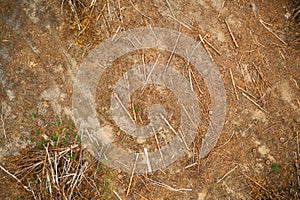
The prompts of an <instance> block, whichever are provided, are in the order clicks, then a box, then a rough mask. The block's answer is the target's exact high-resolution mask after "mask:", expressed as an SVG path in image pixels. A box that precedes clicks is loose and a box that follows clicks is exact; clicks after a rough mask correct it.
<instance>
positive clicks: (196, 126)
mask: <svg viewBox="0 0 300 200" xmlns="http://www.w3.org/2000/svg"><path fill="white" fill-rule="evenodd" d="M180 105H181V107H182V108H183V110H184V112H185V114H186V115H187V116H188V118H189V120H190V121H191V122H192V124H193V125H194V127H195V128H196V129H198V125H197V124H195V122H194V121H193V120H192V117H191V116H190V114H189V113H188V111H187V110H186V108H185V107H184V105H183V104H180Z"/></svg>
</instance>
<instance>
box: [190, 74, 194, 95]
mask: <svg viewBox="0 0 300 200" xmlns="http://www.w3.org/2000/svg"><path fill="white" fill-rule="evenodd" d="M189 80H190V86H191V90H192V92H194V87H193V81H192V75H191V69H189Z"/></svg>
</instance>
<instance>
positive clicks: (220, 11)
mask: <svg viewBox="0 0 300 200" xmlns="http://www.w3.org/2000/svg"><path fill="white" fill-rule="evenodd" d="M224 4H225V1H223V3H222V5H221V8H220V11H219V13H218V17H217V18H219V17H220V15H221V12H222V10H223V7H224Z"/></svg>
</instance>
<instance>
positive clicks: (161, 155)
mask: <svg viewBox="0 0 300 200" xmlns="http://www.w3.org/2000/svg"><path fill="white" fill-rule="evenodd" d="M152 131H153V133H154V137H155V141H156V144H157V148H158V150H159V153H160V157H161V159H162V161H163V163H164V166H166V164H165V160H164V157H163V154H162V152H161V148H160V145H159V141H158V138H157V135H156V133H155V130H154V128H153V127H152Z"/></svg>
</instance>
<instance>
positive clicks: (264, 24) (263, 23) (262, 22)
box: [259, 19, 287, 45]
mask: <svg viewBox="0 0 300 200" xmlns="http://www.w3.org/2000/svg"><path fill="white" fill-rule="evenodd" d="M259 22H260V23H261V24H262V25H263V27H264V28H265V29H267V31H269V32H270V33H271V34H272V35H274V36H275V37H276V38H277V39H278V40H279V41H280V42H282V43H283V44H284V45H287V43H286V42H285V41H284V40H283V39H281V38H280V37H279V36H278V35H276V34H275V33H274V32H273V31H272V30H271V29H270V28H269V27H267V26H266V24H267V23H266V22H264V21H263V20H261V19H260V20H259Z"/></svg>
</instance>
